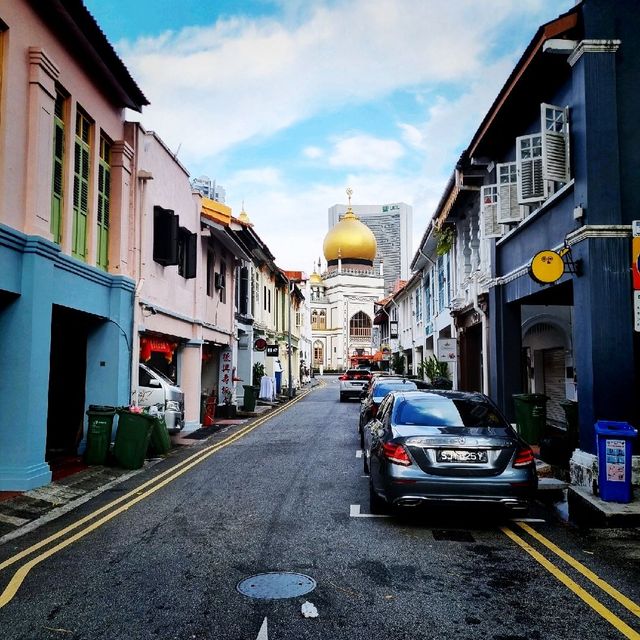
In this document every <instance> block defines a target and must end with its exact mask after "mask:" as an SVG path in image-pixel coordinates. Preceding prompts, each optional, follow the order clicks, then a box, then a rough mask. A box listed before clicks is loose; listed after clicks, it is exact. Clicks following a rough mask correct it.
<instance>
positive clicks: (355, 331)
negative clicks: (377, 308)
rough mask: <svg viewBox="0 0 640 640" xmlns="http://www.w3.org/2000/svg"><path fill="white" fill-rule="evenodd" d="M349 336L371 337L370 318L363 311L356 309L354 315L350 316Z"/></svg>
mask: <svg viewBox="0 0 640 640" xmlns="http://www.w3.org/2000/svg"><path fill="white" fill-rule="evenodd" d="M349 336H350V337H352V338H370V337H371V318H370V317H369V316H368V315H367V314H366V313H364V312H363V311H358V313H356V314H355V315H354V316H351V320H350V321H349Z"/></svg>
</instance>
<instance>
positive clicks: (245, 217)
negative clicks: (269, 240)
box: [238, 200, 253, 226]
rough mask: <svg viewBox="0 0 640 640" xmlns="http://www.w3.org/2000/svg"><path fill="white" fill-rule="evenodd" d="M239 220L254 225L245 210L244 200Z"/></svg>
mask: <svg viewBox="0 0 640 640" xmlns="http://www.w3.org/2000/svg"><path fill="white" fill-rule="evenodd" d="M238 220H240V222H244V223H245V224H248V225H251V226H253V224H252V222H251V220H250V219H249V216H248V215H247V212H246V211H245V210H244V200H243V201H242V211H240V215H239V216H238Z"/></svg>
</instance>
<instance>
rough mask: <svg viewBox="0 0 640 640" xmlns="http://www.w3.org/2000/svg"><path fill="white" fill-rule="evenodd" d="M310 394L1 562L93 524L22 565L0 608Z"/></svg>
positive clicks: (10, 562) (19, 557)
mask: <svg viewBox="0 0 640 640" xmlns="http://www.w3.org/2000/svg"><path fill="white" fill-rule="evenodd" d="M307 393H309V391H306V392H303V393H301V394H300V395H298V396H296V397H295V398H294V399H292V400H291V401H289V402H288V403H287V404H285V405H283V406H281V407H278V408H277V409H276V410H274V411H272V412H270V413H269V414H267V415H265V416H264V417H262V418H259V419H258V420H256V421H255V422H253V423H251V424H250V425H247V426H246V427H243V428H242V429H240V430H238V431H236V432H235V433H233V434H232V435H230V436H228V437H227V438H225V439H224V440H221V441H220V442H218V443H216V444H213V445H210V446H208V447H205V448H204V449H202V450H200V451H198V452H197V453H194V454H193V455H192V456H189V457H188V458H186V459H185V460H183V461H182V462H180V463H178V464H177V465H175V466H173V467H171V469H167V471H164V472H163V473H161V474H159V475H157V476H156V477H155V478H152V479H151V480H148V481H147V482H145V483H143V484H141V485H140V486H139V487H137V488H136V489H134V490H133V491H130V492H129V493H127V494H125V495H123V496H121V497H120V498H117V499H116V500H113V501H112V502H109V503H108V504H106V505H104V506H103V507H100V508H99V509H96V510H95V511H93V512H92V513H90V514H89V515H87V516H85V517H84V518H81V519H80V520H78V521H76V522H74V523H73V524H70V525H69V526H68V527H65V528H64V529H61V530H60V531H58V532H56V533H54V534H53V535H51V536H49V537H48V538H45V539H44V540H41V541H40V542H37V543H36V544H34V545H32V546H30V547H29V548H27V549H24V550H23V551H21V552H20V553H17V554H16V555H14V556H12V557H11V558H8V559H7V560H5V561H4V562H1V563H0V571H3V570H4V569H6V568H7V567H10V566H11V565H13V564H15V563H16V562H19V561H20V560H23V559H24V558H26V557H28V556H30V555H31V554H33V553H35V552H36V551H39V550H41V549H43V548H44V547H46V546H47V545H49V544H51V543H52V542H55V541H56V540H60V539H61V538H64V537H65V536H66V535H67V534H69V533H71V532H72V531H75V530H76V529H80V527H83V526H84V525H87V524H88V523H90V524H88V526H86V527H85V528H84V529H81V530H80V531H77V532H76V533H75V534H73V535H72V536H70V537H68V538H64V540H62V541H61V542H58V544H56V545H55V546H53V547H50V548H49V549H47V550H46V551H44V552H42V553H41V554H40V555H37V556H36V557H34V558H32V559H31V560H29V561H28V562H26V563H25V564H23V565H22V566H21V567H20V568H19V569H18V570H17V571H16V572H15V573H14V575H13V576H12V577H11V580H10V581H9V584H8V585H7V586H6V588H5V590H4V591H3V592H2V593H1V594H0V609H2V607H4V606H5V605H6V604H8V603H9V602H10V601H11V600H12V599H13V597H14V596H15V595H16V593H17V591H18V589H19V588H20V586H21V585H22V583H23V582H24V580H25V578H26V577H27V575H28V574H29V572H30V571H31V569H33V568H34V567H36V566H37V565H39V564H40V563H41V562H44V561H45V560H46V559H47V558H50V557H51V556H53V555H55V554H56V553H58V551H62V549H65V548H66V547H68V546H69V545H71V544H73V543H74V542H77V541H78V540H80V539H81V538H84V537H85V536H87V535H89V534H90V533H91V532H92V531H95V530H96V529H98V528H100V527H101V526H102V525H103V524H106V523H107V522H109V521H110V520H112V519H113V518H115V517H116V516H119V515H120V514H121V513H124V512H125V511H127V510H128V509H130V508H131V507H133V506H134V505H136V504H138V502H141V501H142V500H144V499H146V498H148V497H149V496H150V495H152V494H154V493H155V492H156V491H158V490H159V489H162V487H165V486H166V485H168V484H169V483H171V482H173V481H174V480H176V479H177V478H179V477H180V476H181V475H183V474H184V473H186V472H187V471H190V470H191V469H193V468H194V467H195V466H196V465H199V464H200V463H201V462H204V461H205V460H206V459H207V458H209V457H210V456H212V455H213V454H214V453H217V452H218V451H220V450H221V449H224V448H225V447H228V446H229V445H231V444H233V443H234V442H236V441H237V440H240V439H241V438H243V437H244V436H246V435H247V434H248V433H250V432H251V431H253V430H254V429H257V428H258V427H259V426H261V425H263V424H264V423H265V422H267V421H269V420H271V419H272V418H275V417H276V416H278V415H280V414H281V413H283V412H284V411H286V410H287V409H288V408H289V407H291V405H293V404H295V403H296V402H298V401H299V400H301V399H302V398H304V397H305V396H306V395H307ZM117 505H120V506H117ZM114 507H117V508H116V509H114ZM101 514H106V515H103V516H102V517H101V518H100V519H98V520H95V518H97V517H98V516H100V515H101ZM92 520H95V521H94V522H92Z"/></svg>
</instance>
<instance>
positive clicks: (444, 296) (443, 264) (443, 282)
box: [437, 255, 449, 312]
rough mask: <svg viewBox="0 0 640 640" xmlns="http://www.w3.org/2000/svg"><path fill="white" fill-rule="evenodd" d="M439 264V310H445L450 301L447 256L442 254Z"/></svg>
mask: <svg viewBox="0 0 640 640" xmlns="http://www.w3.org/2000/svg"><path fill="white" fill-rule="evenodd" d="M437 266H438V312H440V311H443V310H444V309H445V308H446V306H447V304H448V303H449V295H448V286H449V260H448V259H447V256H446V255H444V256H440V257H439V258H438V262H437Z"/></svg>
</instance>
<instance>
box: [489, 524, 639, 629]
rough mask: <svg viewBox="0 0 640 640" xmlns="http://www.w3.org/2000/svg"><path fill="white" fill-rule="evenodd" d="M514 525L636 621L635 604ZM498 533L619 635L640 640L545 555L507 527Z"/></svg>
mask: <svg viewBox="0 0 640 640" xmlns="http://www.w3.org/2000/svg"><path fill="white" fill-rule="evenodd" d="M516 524H517V525H518V526H519V527H520V528H521V529H522V530H523V531H525V532H526V533H527V534H529V535H530V536H531V537H532V538H534V539H535V540H536V541H538V542H539V543H540V544H542V545H544V546H545V547H546V548H547V549H548V550H549V551H551V552H552V553H554V554H555V555H556V556H558V557H559V558H561V559H562V560H564V562H566V563H567V564H568V565H569V566H570V567H572V568H573V569H575V570H576V571H577V572H578V573H580V574H581V575H583V576H584V577H585V578H586V579H587V580H589V581H590V582H591V583H593V584H594V585H596V586H597V587H598V588H600V589H602V590H603V591H604V592H605V593H606V594H607V595H609V596H611V598H613V599H614V600H615V601H616V602H618V603H619V604H620V605H622V606H623V607H625V608H626V609H628V610H629V611H630V612H631V613H632V614H633V615H635V616H636V617H638V618H640V605H637V604H636V603H635V602H633V601H632V600H630V599H629V598H627V597H626V596H625V595H623V594H622V593H620V592H619V591H618V590H617V589H615V588H614V587H612V586H611V585H610V584H608V583H607V582H605V581H604V580H603V579H602V578H600V577H599V576H597V575H596V574H595V573H594V572H593V571H591V570H590V569H588V568H587V567H585V566H584V565H583V564H582V563H580V562H578V561H577V560H576V559H575V558H573V557H572V556H570V555H569V554H568V553H566V552H565V551H563V550H562V549H560V548H559V547H558V546H556V545H555V544H554V543H553V542H551V541H550V540H548V539H547V538H545V537H544V536H543V535H541V534H540V533H538V532H537V531H536V530H535V529H533V528H532V527H530V526H529V525H528V524H526V523H525V522H516ZM501 530H502V532H503V533H504V534H505V535H506V536H508V537H509V538H510V539H511V540H513V541H514V542H515V543H516V544H517V545H518V546H520V547H521V548H522V549H524V550H525V551H526V552H527V553H528V554H529V555H530V556H531V557H532V558H534V559H535V560H536V561H537V562H539V563H540V564H541V565H542V566H543V567H544V568H545V569H546V570H547V571H549V573H551V574H552V575H553V576H554V577H555V578H557V579H558V580H560V582H562V584H564V585H565V586H566V587H567V588H568V589H570V590H571V591H572V592H573V593H575V595H577V596H578V597H579V598H580V599H581V600H583V601H584V602H585V603H586V604H588V605H589V606H590V607H591V608H592V609H593V610H594V611H596V612H597V613H599V614H600V615H601V616H602V617H603V618H604V619H605V620H606V621H607V622H609V623H610V624H612V625H613V626H614V627H615V628H616V629H617V630H618V631H619V632H620V633H621V634H622V635H624V636H625V637H626V638H629V639H630V640H640V633H638V632H637V631H635V630H634V629H632V628H631V627H630V626H629V625H628V624H627V623H626V622H624V621H623V620H621V619H620V618H619V617H618V616H616V615H615V614H614V613H613V612H612V611H611V610H610V609H608V608H607V607H605V606H604V605H603V604H602V603H601V602H600V601H598V600H597V599H596V598H594V597H593V596H592V595H591V594H590V593H589V592H588V591H586V590H585V589H583V588H582V587H581V586H580V585H579V584H578V583H577V582H575V580H573V579H572V578H570V577H569V576H568V575H567V574H566V573H565V572H564V571H562V570H561V569H560V568H558V567H557V566H556V565H555V564H553V563H552V562H550V561H549V560H548V559H547V558H545V556H543V555H542V554H541V553H540V552H539V551H537V550H536V549H534V548H533V547H532V546H531V545H530V544H529V543H528V542H526V541H525V540H524V539H523V538H521V537H520V536H519V535H517V534H516V533H514V532H513V531H512V530H511V529H509V528H508V527H501Z"/></svg>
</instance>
